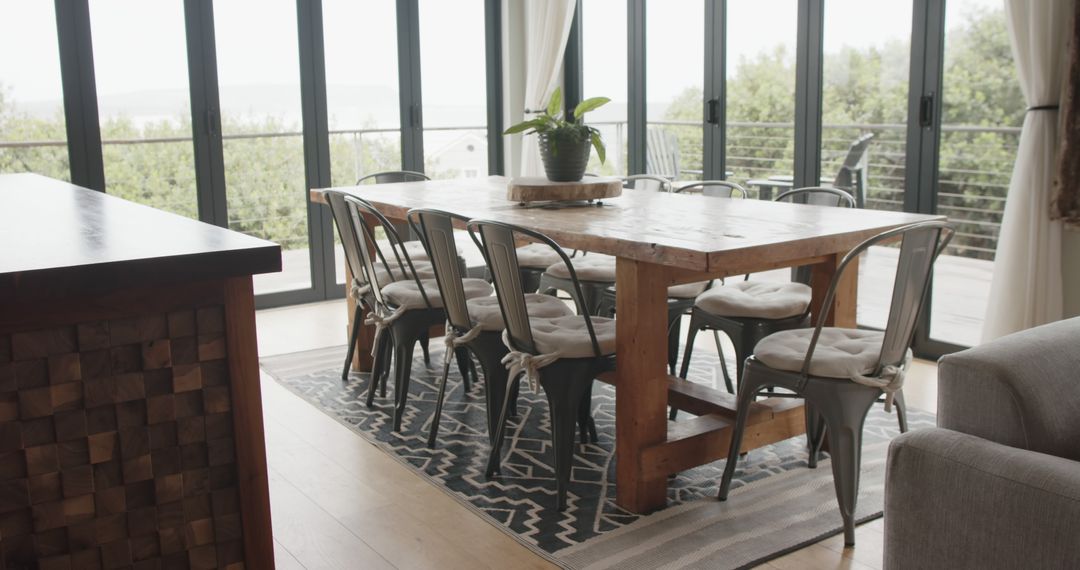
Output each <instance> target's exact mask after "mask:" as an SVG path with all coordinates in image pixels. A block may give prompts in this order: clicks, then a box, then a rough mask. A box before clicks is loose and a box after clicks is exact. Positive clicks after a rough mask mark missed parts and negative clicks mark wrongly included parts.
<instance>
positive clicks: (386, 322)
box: [364, 306, 408, 356]
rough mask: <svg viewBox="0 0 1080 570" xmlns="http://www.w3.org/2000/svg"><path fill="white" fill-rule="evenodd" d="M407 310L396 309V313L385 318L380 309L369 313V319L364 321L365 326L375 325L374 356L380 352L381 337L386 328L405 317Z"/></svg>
mask: <svg viewBox="0 0 1080 570" xmlns="http://www.w3.org/2000/svg"><path fill="white" fill-rule="evenodd" d="M407 310H408V309H406V308H405V307H404V306H401V307H398V308H396V309H394V312H392V313H390V314H389V315H387V316H385V317H384V316H382V315H380V314H379V309H378V308H376V309H375V310H374V311H371V312H370V313H368V315H367V318H365V319H364V324H365V325H375V340H374V341H373V342H372V343H371V355H372V356H375V354H376V353H377V352H378V350H379V337H380V336H381V335H382V333H383V331H384V330H385V329H386V327H388V326H390V324H391V323H393V322H394V321H396V320H398V317H400V316H401V315H404V314H405V311H407Z"/></svg>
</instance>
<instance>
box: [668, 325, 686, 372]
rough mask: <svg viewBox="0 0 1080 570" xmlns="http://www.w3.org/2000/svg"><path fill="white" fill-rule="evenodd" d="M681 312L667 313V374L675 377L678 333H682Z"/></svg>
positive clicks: (677, 356)
mask: <svg viewBox="0 0 1080 570" xmlns="http://www.w3.org/2000/svg"><path fill="white" fill-rule="evenodd" d="M682 315H683V314H682V312H681V311H680V312H676V313H675V314H674V315H672V314H671V313H668V332H667V334H668V337H667V358H668V363H667V366H668V373H669V374H671V375H672V376H674V375H675V363H676V362H678V360H679V337H680V336H681V335H680V334H679V333H680V332H682Z"/></svg>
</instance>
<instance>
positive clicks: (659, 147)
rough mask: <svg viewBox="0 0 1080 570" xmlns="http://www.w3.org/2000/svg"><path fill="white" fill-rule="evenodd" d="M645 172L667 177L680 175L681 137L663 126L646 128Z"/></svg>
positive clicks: (672, 177)
mask: <svg viewBox="0 0 1080 570" xmlns="http://www.w3.org/2000/svg"><path fill="white" fill-rule="evenodd" d="M645 172H646V173H648V174H653V175H659V176H664V177H667V178H671V179H674V178H678V177H679V172H680V171H679V139H678V137H676V136H675V133H673V132H671V131H669V130H667V129H665V128H662V127H653V128H650V129H646V140H645Z"/></svg>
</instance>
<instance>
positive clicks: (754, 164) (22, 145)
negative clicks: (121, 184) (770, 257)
mask: <svg viewBox="0 0 1080 570" xmlns="http://www.w3.org/2000/svg"><path fill="white" fill-rule="evenodd" d="M591 124H592V125H593V126H596V127H598V128H600V129H601V130H602V131H603V132H604V135H605V137H606V138H607V140H608V146H609V148H611V149H612V151H609V153H608V156H609V164H608V166H606V167H605V169H604V170H603V171H604V172H609V173H612V174H624V173H625V172H626V168H625V157H626V143H627V136H626V134H627V123H626V121H594V122H591ZM649 127H651V128H666V129H671V130H672V131H673V132H675V133H676V136H677V137H678V138H679V153H680V155H681V157H680V160H681V163H682V166H683V168H684V169H686V170H695V169H696V170H700V168H701V158H702V150H701V146H700V145H701V134H700V131H699V129H702V128H703V126H702V124H701V123H698V122H694V121H677V120H661V121H650V122H649ZM484 130H485V127H484V126H482V125H478V126H439V127H426V128H425V131H430V132H452V131H480V132H483V131H484ZM906 130H907V126H906V125H903V124H895V123H888V124H876V123H850V124H833V123H826V124H824V125H823V136H822V156H823V161H822V169H821V170H822V175H823V181H824V182H831V177H832V175H833V174H834V173H835V172H836V171H837V170H838V169H839V166H840V163H841V161H842V160H843V158H844V156H845V155H846V152H847V148H848V145H850V143H851V141H853V140H854V139H855V138H856V137H857V136H859V135H861V134H864V133H867V132H873V133H875V134H876V135H877V137H876V138H875V139H874V142H873V143H872V146H871V147H870V156H869V160H868V186H867V188H866V204H867V207H868V208H875V209H885V210H900V209H902V208H903V203H904V200H903V196H904V192H905V183H906V182H905V159H906V153H905V147H906ZM695 131H698V132H695ZM399 133H400V130H399V129H398V128H360V129H332V130H330V131H329V134H330V135H331V146H332V149H331V155H332V159H333V160H334V161H335V162H333V163H332V170H333V171H334V175H335V183H348V181H349V180H350V178H351V179H352V180H355V177H356V176H354V175H359V174H362V173H363V172H366V171H370V170H371V169H372V168H379V169H392V168H397V166H398V165H397V163H396V158H397V156H398V155H397V153H396V152H384V153H383V154H382V155H380V154H379V151H380V147H379V146H378V145H379V144H380V143H381V144H388V145H390V146H394V145H396V144H397V143H396V142H395V141H392V140H390V139H392V136H394V135H398V134H399ZM793 133H794V124H793V123H786V122H747V121H730V122H728V123H727V149H726V151H727V158H726V165H727V169H728V171H730V172H731V173H732V174H731V178H732V179H734V180H736V181H740V182H746V181H748V180H751V179H758V178H767V177H768V176H770V175H777V174H790V173H791V172H792V171H793V169H794V148H793V139H794V136H793ZM1019 134H1020V129H1019V128H1011V127H983V126H975V125H944V126H943V127H942V137H941V160H940V165H939V181H938V213H940V214H944V215H946V216H948V217H949V218H950V219H951V220H953V222H954V223H955V224H956V226H957V236H956V238H954V240H953V242H952V244H951V245H950V250H951V251H950V252H951V253H953V254H956V255H962V256H966V257H973V258H979V259H992V258H993V254H994V251H995V249H996V245H997V236H998V231H999V229H1000V225H1001V217H1002V215H1003V212H1004V203H1005V199H1006V194H1007V191H1008V186H1009V178H1010V176H1011V172H1012V165H1013V160H1014V157H1015V153H1016V148H1017V145H1018V143H1019ZM302 136H303V132H302V131H299V130H285V131H278V132H241V133H230V134H225V135H223V136H222V139H223V140H224V141H226V142H229V141H262V142H263V143H264V144H273V143H272V142H271V141H280V140H282V139H294V140H293V142H290V143H289V144H296V143H297V142H298V140H299V139H300V137H302ZM190 141H191V137H190V136H180V135H178V136H160V137H146V138H130V137H125V138H107V139H104V140H102V144H103V145H105V146H106V147H115V146H123V145H156V144H168V143H185V142H187V143H189V142H190ZM388 141H389V142H388ZM66 145H67V142H66V141H64V140H32V141H0V159H3V158H4V154H5V153H9V154H10V153H22V152H27V151H31V152H32V151H33V150H34V149H49V148H50V147H54V148H55V147H66ZM335 145H336V146H335ZM395 148H396V147H395ZM260 150H263V149H261V147H258V148H253V149H251V152H255V153H258V152H259V151H260ZM277 150H279V151H280V150H281V149H277ZM382 150H385V149H382ZM428 150H429V151H430V150H432V149H428ZM56 152H59V149H57V151H56ZM56 152H54V151H51V150H50V151H48V152H46V153H44V154H43V155H42V156H41V157H39V160H51V161H53V162H55V161H56V157H57V156H59V155H57V154H56ZM184 152H186V153H187V155H188V156H187V157H184V156H182V153H184ZM127 154H130V153H125V157H126V155H127ZM293 154H296V153H293ZM53 155H56V156H53ZM268 156H273V155H271V154H268ZM252 158H253V162H254V163H253V164H233V165H227V169H228V170H231V171H232V172H230V175H229V179H230V180H244V178H245V176H246V175H247V172H246V171H245V170H244V169H245V168H247V169H251V170H252V175H253V176H256V175H257V176H262V177H263V178H264V179H265V177H266V176H267V172H265V170H266V169H267V168H272V169H277V171H276V172H273V175H274V176H275V177H277V178H279V179H278V180H277V181H276V183H275V184H263V185H262V186H253V187H252V188H250V189H246V190H245V191H244V192H245V193H246V194H247V195H246V196H245V198H246V199H244V200H242V201H240V202H239V203H237V204H235V205H234V204H233V203H232V198H235V196H234V195H233V187H232V186H230V197H231V199H230V218H231V219H230V226H232V227H234V228H235V229H238V230H240V231H247V232H249V233H252V234H254V235H259V236H260V237H265V238H267V239H273V240H275V241H278V242H279V243H283V244H286V245H288V246H296V247H306V240H307V231H306V225H305V224H306V208H305V202H304V201H303V200H302V199H299V198H297V199H295V200H287V199H283V198H282V197H278V196H276V194H275V192H279V190H280V189H282V188H291V186H290V182H289V181H293V182H294V183H295V184H292V185H299V186H300V187H302V185H303V180H304V175H303V163H302V160H301V159H300V158H299V155H297V156H295V157H292V159H291V160H288V161H283V162H288V164H259V163H258V162H259V159H260V157H259V156H257V155H252ZM114 160H117V159H114ZM145 160H149V159H145ZM155 160H162V161H169V160H172V161H175V162H176V164H182V163H183V162H190V160H191V157H190V149H183V148H181V147H179V146H178V148H177V151H176V153H174V154H162V155H161V156H160V157H157V158H155ZM262 160H263V161H264V162H266V161H267V159H266V158H265V157H263V158H262ZM181 161H183V162H181ZM380 161H382V162H386V163H387V164H383V163H382V162H380ZM23 162H26V161H25V160H24V161H23ZM139 164H140V166H144V167H152V166H153V167H157V166H160V167H161V168H163V169H168V168H175V166H176V164H149V163H143V162H140V163H139ZM449 166H453V165H449ZM106 170H109V166H108V165H107V167H106ZM590 170H592V167H590ZM108 174H109V173H108V172H107V175H108ZM687 177H688V178H689V177H691V176H690V175H687ZM166 178H168V177H166ZM339 180H340V181H345V182H340V181H339ZM135 182H136V183H137V182H138V181H135ZM271 182H273V181H271ZM110 183H111V181H110ZM129 185H130V186H137V184H129ZM191 186H192V187H191V188H188V187H182V188H178V189H173V190H169V189H163V190H160V192H161V193H162V194H163V196H162V197H160V199H157V200H156V201H155V200H154V198H155V196H153V195H150V196H147V195H144V194H141V193H136V192H135V191H134V190H133V191H132V193H133V194H136V195H133V196H125V197H128V198H130V199H133V200H136V201H143V202H149V203H150V204H151V205H154V206H157V207H163V208H165V209H169V210H174V211H175V210H179V209H186V210H192V206H191V205H192V204H193V199H194V197H193V194H192V188H193V185H191ZM169 192H171V194H169V195H168V196H164V194H167V193H169ZM192 212H193V210H192Z"/></svg>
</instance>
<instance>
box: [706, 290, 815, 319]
mask: <svg viewBox="0 0 1080 570" xmlns="http://www.w3.org/2000/svg"><path fill="white" fill-rule="evenodd" d="M810 296H811V292H810V287H809V286H808V285H803V284H802V283H766V282H761V281H737V282H735V283H731V284H728V285H723V286H721V287H713V288H712V289H709V290H708V291H706V292H704V293H702V294H701V296H699V297H698V298H697V301H695V302H694V305H696V306H697V307H700V308H701V309H703V310H705V311H707V312H709V313H711V314H713V315H717V316H721V317H749V318H754V319H783V318H786V317H794V316H797V315H801V314H802V313H804V312H806V308H807V307H809V306H810Z"/></svg>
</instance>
